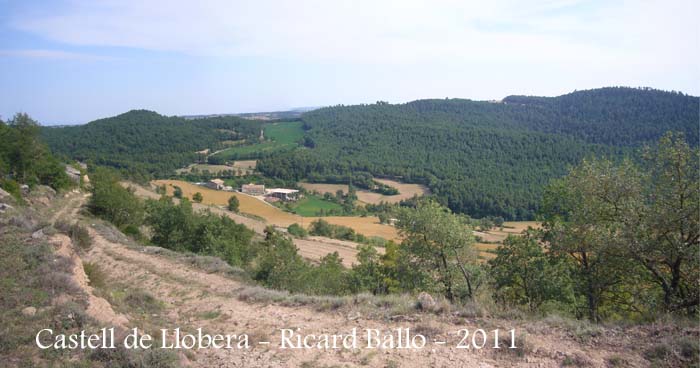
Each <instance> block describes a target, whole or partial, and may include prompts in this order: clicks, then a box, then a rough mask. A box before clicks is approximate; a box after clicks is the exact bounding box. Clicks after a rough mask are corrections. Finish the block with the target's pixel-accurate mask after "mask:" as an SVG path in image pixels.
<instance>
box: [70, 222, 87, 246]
mask: <svg viewBox="0 0 700 368" xmlns="http://www.w3.org/2000/svg"><path fill="white" fill-rule="evenodd" d="M69 235H70V238H71V240H72V241H73V244H74V245H76V246H77V247H78V249H81V250H88V249H90V247H92V237H90V233H89V232H88V230H87V229H86V228H85V226H83V225H80V224H77V223H76V224H73V225H72V226H71V227H70V234H69Z"/></svg>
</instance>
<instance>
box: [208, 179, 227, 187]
mask: <svg viewBox="0 0 700 368" xmlns="http://www.w3.org/2000/svg"><path fill="white" fill-rule="evenodd" d="M204 186H205V187H207V188H209V189H214V190H223V189H224V181H223V180H221V179H211V180H209V181H208V182H206V183H204Z"/></svg>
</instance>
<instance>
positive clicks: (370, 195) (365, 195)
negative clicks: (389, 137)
mask: <svg viewBox="0 0 700 368" xmlns="http://www.w3.org/2000/svg"><path fill="white" fill-rule="evenodd" d="M374 180H376V181H378V182H380V183H383V184H386V185H389V186H391V187H394V188H396V189H398V190H399V194H396V195H391V196H388V195H383V194H379V193H374V192H370V191H368V190H364V189H358V190H357V199H358V200H359V201H360V202H363V203H370V204H378V203H381V202H387V203H399V202H401V201H403V200H404V199H408V198H411V197H413V196H414V195H417V196H423V195H426V194H429V193H430V190H429V189H428V188H427V187H426V186H424V185H420V184H406V183H402V182H399V181H395V180H389V179H374ZM299 185H300V186H301V187H302V188H305V189H306V190H315V191H317V192H319V193H321V194H323V193H331V194H335V193H336V192H337V191H338V190H342V191H343V193H347V192H348V186H347V185H346V184H323V183H304V182H301V183H299Z"/></svg>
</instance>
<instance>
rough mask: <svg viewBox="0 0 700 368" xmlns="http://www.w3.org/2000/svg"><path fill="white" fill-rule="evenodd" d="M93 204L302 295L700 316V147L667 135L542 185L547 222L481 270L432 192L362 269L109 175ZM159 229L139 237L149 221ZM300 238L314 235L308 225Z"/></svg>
mask: <svg viewBox="0 0 700 368" xmlns="http://www.w3.org/2000/svg"><path fill="white" fill-rule="evenodd" d="M93 177H94V180H93V181H92V184H93V189H92V193H93V196H92V197H91V199H90V204H89V206H88V208H89V209H90V210H91V211H92V213H94V214H95V215H97V216H100V217H102V218H104V219H106V220H109V221H111V222H112V223H114V224H115V225H117V226H118V227H119V228H120V229H123V230H124V231H125V232H126V233H128V234H130V235H132V236H134V237H137V238H141V239H142V240H146V241H149V240H150V242H151V243H153V244H155V245H159V246H162V247H166V248H170V249H174V250H177V251H188V252H193V253H197V254H205V255H212V256H217V257H220V258H221V259H223V260H225V261H226V262H228V263H229V264H231V265H232V266H235V267H240V268H241V269H242V270H243V271H244V272H243V273H244V274H247V275H248V276H249V277H250V278H252V279H254V280H256V281H257V282H259V283H260V284H262V285H264V286H266V287H270V288H274V289H281V290H287V291H290V292H294V293H306V294H318V295H348V294H356V293H361V292H367V293H372V294H375V295H382V294H394V293H413V294H415V293H418V292H421V291H426V292H429V293H431V294H433V295H441V296H442V297H444V298H445V299H446V300H448V301H449V302H450V303H452V304H456V305H464V304H465V303H473V302H475V301H481V302H484V301H485V300H490V301H493V302H495V303H494V304H495V305H498V306H500V307H502V308H504V310H507V309H509V308H514V309H515V310H517V309H522V310H527V311H529V312H530V313H536V314H549V313H554V314H561V315H565V316H572V317H576V318H579V319H583V318H587V319H589V320H591V321H593V322H599V321H614V320H626V321H645V320H655V319H657V318H658V317H659V316H661V315H665V314H674V315H676V316H679V317H680V316H689V317H690V318H695V319H696V318H697V315H698V304H699V301H700V299H699V296H700V288H699V286H698V283H697V280H698V278H699V277H700V267H699V265H698V263H697V262H696V261H697V254H698V251H700V249H699V248H698V247H699V246H700V232H699V231H700V150H698V149H697V148H691V147H690V146H689V145H688V144H687V142H686V140H685V137H684V135H683V134H678V133H667V134H665V135H664V136H663V137H662V138H661V139H660V140H659V141H658V143H657V144H655V145H652V146H650V147H649V148H646V149H644V152H643V154H642V155H641V156H640V159H639V163H636V162H633V161H632V160H628V159H623V160H620V161H619V162H613V161H609V160H607V159H604V158H595V157H594V158H591V159H585V160H583V161H582V162H581V163H580V164H578V165H576V166H574V167H573V168H572V169H570V170H569V171H568V173H567V174H566V175H564V176H563V177H562V178H558V179H555V180H552V181H551V182H550V183H549V184H548V185H547V186H546V187H545V190H544V195H543V202H542V214H543V226H542V227H541V228H540V229H533V228H529V229H528V230H527V231H526V232H525V233H524V234H520V235H517V236H516V235H510V236H509V237H508V238H507V239H506V240H505V241H504V243H503V245H502V246H500V247H498V248H497V250H496V257H495V258H493V259H491V260H489V261H488V262H487V263H482V262H479V260H478V257H477V248H476V247H475V242H476V239H475V237H474V234H473V229H474V227H473V225H474V224H473V222H472V221H470V219H469V217H467V216H465V215H463V214H457V213H453V212H452V211H450V210H449V209H447V208H445V207H443V206H441V205H440V204H439V203H437V202H436V201H434V200H433V199H431V198H420V199H417V200H416V201H415V202H414V203H412V204H410V205H406V206H397V207H393V208H392V209H391V212H392V213H391V217H393V218H395V219H396V222H395V224H396V227H397V229H398V231H399V233H400V234H401V238H402V240H401V243H400V244H396V243H394V242H391V241H389V242H386V243H385V244H384V249H385V252H384V254H379V253H378V252H377V250H376V249H375V248H374V247H373V246H360V247H359V248H358V250H359V254H358V257H357V263H355V264H354V265H353V266H352V267H351V268H345V267H343V265H342V260H341V259H340V257H339V255H338V253H331V254H328V255H326V256H325V257H323V258H322V259H321V261H320V262H319V263H318V264H312V263H309V262H306V261H305V260H304V259H303V258H302V257H301V256H300V255H299V253H298V250H297V248H296V247H295V245H294V243H293V242H292V241H291V239H290V238H288V237H287V236H286V235H284V234H283V233H281V232H278V231H277V230H275V229H274V228H273V227H269V228H268V229H267V230H266V231H265V239H264V240H262V239H259V238H256V237H255V236H254V235H253V232H252V231H251V230H248V229H246V228H245V227H244V226H242V225H239V224H235V223H234V222H233V221H232V220H231V219H229V218H228V217H226V216H219V215H214V214H212V213H209V212H207V211H205V212H200V213H197V212H195V211H193V209H192V205H191V204H190V202H189V201H188V200H187V199H182V200H181V201H180V203H179V204H175V203H173V202H172V200H171V198H169V197H165V196H164V197H162V198H161V199H160V200H153V199H149V200H147V201H146V202H145V203H144V202H143V201H141V200H140V199H138V198H137V197H136V196H134V195H133V194H132V193H131V192H130V191H129V190H128V189H125V188H124V187H122V186H121V185H119V183H118V180H119V178H118V177H117V176H114V175H112V174H110V173H109V171H107V170H106V169H98V170H96V172H95V174H94V175H93ZM143 223H145V224H147V225H149V226H150V230H149V231H148V234H149V235H150V239H148V238H146V235H144V234H141V233H140V230H139V226H140V225H141V224H143ZM289 233H290V234H293V235H295V236H299V237H303V236H306V235H307V232H306V231H305V230H304V229H303V228H301V227H300V226H298V225H296V224H295V225H292V226H290V227H289ZM308 234H309V235H320V236H327V237H335V238H342V239H349V240H353V241H361V240H360V239H358V238H356V234H355V233H354V232H353V231H352V229H349V228H345V227H343V226H336V225H331V224H329V223H327V222H325V221H323V220H317V221H314V222H313V223H312V224H311V226H310V227H309V229H308Z"/></svg>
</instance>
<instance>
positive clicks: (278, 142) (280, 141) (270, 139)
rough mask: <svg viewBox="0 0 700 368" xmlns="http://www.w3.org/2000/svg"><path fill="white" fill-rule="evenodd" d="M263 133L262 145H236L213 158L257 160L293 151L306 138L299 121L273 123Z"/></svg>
mask: <svg viewBox="0 0 700 368" xmlns="http://www.w3.org/2000/svg"><path fill="white" fill-rule="evenodd" d="M263 132H264V134H263V136H264V140H263V141H262V142H260V143H256V144H240V145H236V146H233V147H230V148H227V149H224V150H221V151H219V152H217V153H215V154H214V155H212V156H216V157H219V158H221V159H223V160H236V159H246V158H256V157H260V156H263V155H267V154H271V153H274V152H280V151H287V150H292V149H294V148H296V147H297V146H298V145H299V144H298V142H299V141H300V140H301V139H302V138H303V137H304V129H303V128H302V123H301V122H299V121H294V122H280V123H272V124H269V125H266V126H265V128H264V130H263Z"/></svg>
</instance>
